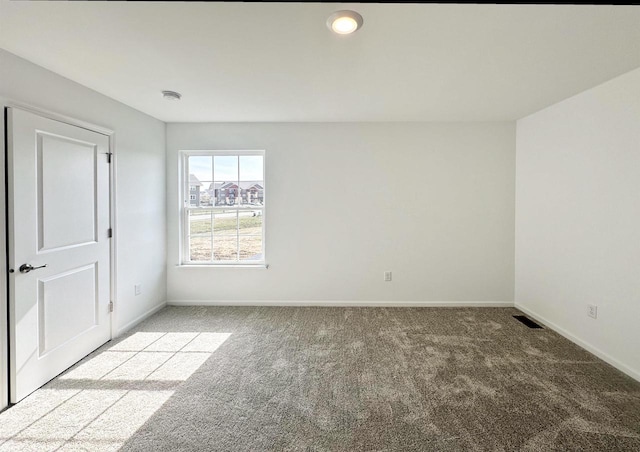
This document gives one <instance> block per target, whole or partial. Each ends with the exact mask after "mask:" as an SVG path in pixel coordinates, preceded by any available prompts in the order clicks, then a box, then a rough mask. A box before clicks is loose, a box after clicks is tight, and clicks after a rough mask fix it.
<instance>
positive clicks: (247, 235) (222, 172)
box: [183, 151, 265, 264]
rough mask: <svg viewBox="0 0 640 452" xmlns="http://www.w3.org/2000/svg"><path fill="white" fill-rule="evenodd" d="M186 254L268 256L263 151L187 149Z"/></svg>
mask: <svg viewBox="0 0 640 452" xmlns="http://www.w3.org/2000/svg"><path fill="white" fill-rule="evenodd" d="M185 169H186V172H185V176H188V177H185V180H186V181H187V183H188V187H185V189H186V192H185V193H186V194H188V198H186V199H185V208H184V221H185V228H184V230H185V236H184V237H183V240H184V241H183V244H184V245H186V246H185V247H184V248H185V257H184V260H185V261H187V262H191V263H214V264H215V263H262V262H264V241H263V239H264V223H263V219H264V208H265V187H264V152H263V151H246V152H234V153H229V152H222V151H219V152H216V151H211V152H197V153H196V152H194V153H186V155H185Z"/></svg>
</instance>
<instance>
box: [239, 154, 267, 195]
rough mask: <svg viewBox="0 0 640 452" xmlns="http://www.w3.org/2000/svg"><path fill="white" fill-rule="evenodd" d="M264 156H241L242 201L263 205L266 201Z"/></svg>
mask: <svg viewBox="0 0 640 452" xmlns="http://www.w3.org/2000/svg"><path fill="white" fill-rule="evenodd" d="M263 165H264V161H263V157H262V156H261V155H242V156H240V196H241V197H240V203H241V204H242V205H262V204H263V203H264V180H263V174H264V172H263Z"/></svg>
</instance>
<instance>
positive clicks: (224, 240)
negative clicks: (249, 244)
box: [213, 235, 238, 261]
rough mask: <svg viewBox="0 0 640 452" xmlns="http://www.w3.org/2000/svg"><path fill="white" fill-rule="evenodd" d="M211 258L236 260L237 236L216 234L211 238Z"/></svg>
mask: <svg viewBox="0 0 640 452" xmlns="http://www.w3.org/2000/svg"><path fill="white" fill-rule="evenodd" d="M213 259H214V260H216V261H236V260H238V236H237V235H216V236H215V238H214V239H213Z"/></svg>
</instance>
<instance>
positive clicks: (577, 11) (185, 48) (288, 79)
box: [0, 0, 640, 122]
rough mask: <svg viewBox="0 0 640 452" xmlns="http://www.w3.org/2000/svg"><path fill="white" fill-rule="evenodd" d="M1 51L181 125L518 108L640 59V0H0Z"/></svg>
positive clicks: (482, 113)
mask: <svg viewBox="0 0 640 452" xmlns="http://www.w3.org/2000/svg"><path fill="white" fill-rule="evenodd" d="M347 8H348V9H353V10H356V11H358V12H359V13H360V14H362V16H363V17H364V26H363V27H362V29H361V30H359V31H358V32H356V33H355V34H353V35H350V36H339V35H334V34H332V33H331V32H329V30H328V29H327V27H326V25H325V21H326V19H327V17H328V16H329V15H330V14H331V13H332V12H333V11H335V10H337V9H347ZM0 47H2V48H4V49H6V50H8V51H9V52H12V53H14V54H17V55H19V56H21V57H23V58H25V59H27V60H29V61H32V62H34V63H36V64H38V65H41V66H44V67H45V68H47V69H50V70H52V71H54V72H56V73H58V74H61V75H63V76H65V77H68V78H70V79H72V80H74V81H76V82H78V83H81V84H83V85H86V86H88V87H90V88H93V89H94V90H96V91H99V92H101V93H103V94H106V95H107V96H110V97H112V98H114V99H117V100H119V101H121V102H123V103H125V104H127V105H130V106H132V107H134V108H136V109H138V110H141V111H143V112H145V113H148V114H149V115H151V116H154V117H156V118H158V119H161V120H163V121H167V122H202V121H496V120H513V119H517V118H521V117H523V116H526V115H527V114H530V113H533V112H535V111H537V110H539V109H541V108H544V107H546V106H548V105H550V104H553V103H555V102H557V101H560V100H562V99H565V98H567V97H570V96H572V95H574V94H577V93H579V92H581V91H583V90H585V89H588V88H591V87H593V86H595V85H597V84H599V83H602V82H604V81H606V80H609V79H611V78H613V77H615V76H617V75H620V74H623V73H625V72H628V71H630V70H632V69H635V68H637V67H640V7H639V6H559V5H472V4H466V5H451V4H440V5H436V4H389V3H386V4H355V3H354V4H348V3H347V4H335V3H333V4H331V3H266V4H265V3H262V4H260V3H229V2H226V3H224V2H215V3H198V2H176V3H171V2H21V1H13V2H9V1H7V0H2V1H1V2H0ZM161 90H175V91H179V92H180V93H182V95H183V99H182V101H180V102H167V101H164V100H163V99H162V98H161V95H160V91H161Z"/></svg>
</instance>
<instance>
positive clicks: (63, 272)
mask: <svg viewBox="0 0 640 452" xmlns="http://www.w3.org/2000/svg"><path fill="white" fill-rule="evenodd" d="M7 115H8V116H7V126H8V127H7V129H8V130H7V132H8V133H7V138H8V148H7V173H8V174H7V176H8V177H7V179H8V206H9V222H8V228H9V272H10V273H9V332H10V388H11V402H14V403H15V402H17V401H19V400H21V399H22V398H24V397H25V396H27V395H28V394H29V393H31V392H32V391H34V390H35V389H37V388H39V387H40V386H42V385H43V384H44V383H46V382H47V381H49V380H50V379H52V378H53V377H55V376H56V375H58V374H59V373H60V372H62V371H64V370H65V369H67V368H68V367H70V366H71V365H72V364H74V363H75V362H77V361H78V360H80V359H82V358H83V357H84V356H86V355H87V354H88V353H90V352H91V351H93V350H95V349H96V348H98V347H99V346H100V345H102V344H104V343H105V342H107V341H108V340H109V339H110V337H111V315H110V309H109V308H110V305H109V303H110V293H111V291H110V244H109V236H110V235H111V234H110V233H109V228H110V225H109V223H110V215H109V163H108V155H106V154H107V153H108V152H109V137H107V136H106V135H103V134H100V133H97V132H93V131H90V130H87V129H83V128H80V127H76V126H72V125H69V124H65V123H62V122H59V121H54V120H52V119H48V118H45V117H42V116H38V115H36V114H34V113H30V112H28V111H25V110H21V109H17V108H10V109H8V111H7Z"/></svg>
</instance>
